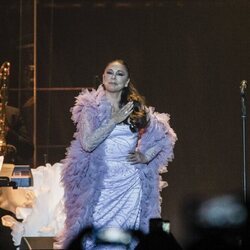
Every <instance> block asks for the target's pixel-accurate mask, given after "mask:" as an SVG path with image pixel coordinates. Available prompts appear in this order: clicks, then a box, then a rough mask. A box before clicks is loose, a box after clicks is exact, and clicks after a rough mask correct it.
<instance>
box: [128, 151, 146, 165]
mask: <svg viewBox="0 0 250 250" xmlns="http://www.w3.org/2000/svg"><path fill="white" fill-rule="evenodd" d="M127 159H128V161H129V162H130V163H131V164H138V163H143V164H146V163H148V160H147V157H146V156H145V155H144V154H143V153H141V152H139V151H135V152H134V153H130V154H129V155H128V157H127Z"/></svg>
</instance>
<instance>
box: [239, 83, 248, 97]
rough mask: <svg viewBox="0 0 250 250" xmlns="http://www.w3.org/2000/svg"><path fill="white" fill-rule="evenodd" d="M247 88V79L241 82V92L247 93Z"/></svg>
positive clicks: (242, 93)
mask: <svg viewBox="0 0 250 250" xmlns="http://www.w3.org/2000/svg"><path fill="white" fill-rule="evenodd" d="M246 88H247V81H246V80H242V81H241V82H240V94H241V95H242V96H244V95H245V90H246Z"/></svg>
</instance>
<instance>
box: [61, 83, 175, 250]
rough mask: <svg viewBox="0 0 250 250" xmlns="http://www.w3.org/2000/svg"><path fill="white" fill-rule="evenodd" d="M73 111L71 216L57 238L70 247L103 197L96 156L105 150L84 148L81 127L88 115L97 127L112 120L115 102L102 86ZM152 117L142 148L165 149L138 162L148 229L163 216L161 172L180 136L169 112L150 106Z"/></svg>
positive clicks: (66, 167)
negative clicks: (172, 125)
mask: <svg viewBox="0 0 250 250" xmlns="http://www.w3.org/2000/svg"><path fill="white" fill-rule="evenodd" d="M71 111H72V120H73V121H74V123H75V124H76V128H77V130H76V133H75V134H74V140H73V141H72V142H71V146H70V147H69V148H68V149H67V153H66V158H65V159H64V160H63V161H62V163H63V173H62V176H63V178H62V183H63V186H64V191H65V193H64V200H65V213H66V215H67V217H66V221H65V226H64V230H63V231H62V233H61V234H60V235H58V237H57V241H58V244H57V245H58V247H59V248H60V247H61V248H66V247H67V245H68V244H69V243H70V242H71V241H72V240H73V239H74V237H75V236H76V235H77V234H78V233H79V232H80V231H81V230H82V229H83V228H86V227H88V226H91V225H92V222H93V211H94V207H95V205H96V204H97V201H98V199H99V196H100V190H101V189H102V185H103V183H102V176H103V174H104V173H105V169H103V168H102V169H100V168H98V162H97V159H98V157H96V156H97V154H100V153H101V152H100V150H98V147H97V148H96V150H94V151H93V152H91V153H89V152H86V151H84V150H83V148H82V147H81V143H80V134H79V128H80V125H81V122H84V120H83V119H82V117H83V116H85V115H86V116H85V117H87V118H88V119H89V120H90V121H91V124H93V129H96V128H97V127H98V126H100V124H102V122H105V121H107V120H109V119H110V116H111V105H110V104H109V103H108V101H107V99H106V97H105V91H104V89H103V87H102V86H100V87H99V88H98V89H97V90H91V91H90V90H83V91H82V92H81V93H80V95H79V96H78V97H77V98H76V103H75V106H74V107H73V108H72V109H71ZM149 117H150V125H149V127H148V128H147V129H146V131H145V133H144V134H143V135H142V136H141V139H140V142H139V145H138V149H139V150H140V151H141V152H146V150H147V149H149V148H150V147H152V146H154V145H155V144H156V143H157V144H159V145H160V146H161V151H160V152H159V153H158V155H157V156H156V157H155V158H154V159H153V160H152V161H151V162H150V163H149V164H148V165H142V166H140V165H138V169H140V178H141V183H142V188H143V194H142V207H141V210H142V212H141V218H140V229H141V230H143V231H144V232H147V231H148V220H149V218H155V217H160V195H159V192H160V187H159V183H160V178H159V173H160V172H162V171H166V169H165V166H166V165H167V164H168V162H169V161H171V160H172V159H173V147H174V143H175V141H176V135H175V133H174V132H173V130H172V129H171V128H170V126H169V116H168V115H166V114H164V115H163V114H158V113H155V112H154V110H153V109H152V108H149Z"/></svg>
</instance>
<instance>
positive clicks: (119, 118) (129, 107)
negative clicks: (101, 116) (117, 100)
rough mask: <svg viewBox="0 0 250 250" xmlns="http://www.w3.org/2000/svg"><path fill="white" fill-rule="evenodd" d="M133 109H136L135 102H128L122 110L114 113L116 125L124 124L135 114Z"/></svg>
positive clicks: (113, 117) (113, 118)
mask: <svg viewBox="0 0 250 250" xmlns="http://www.w3.org/2000/svg"><path fill="white" fill-rule="evenodd" d="M133 107H134V105H133V102H128V103H127V104H126V105H125V106H123V107H122V108H121V109H120V110H118V111H117V112H115V113H113V114H112V117H111V119H112V120H113V121H114V122H115V123H116V124H119V123H121V122H123V121H124V120H125V119H126V118H127V117H128V116H129V115H130V114H131V113H132V112H133Z"/></svg>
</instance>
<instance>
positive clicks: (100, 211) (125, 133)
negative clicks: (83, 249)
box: [87, 124, 142, 249]
mask: <svg viewBox="0 0 250 250" xmlns="http://www.w3.org/2000/svg"><path fill="white" fill-rule="evenodd" d="M137 140H138V134H137V133H132V132H131V130H130V129H129V126H128V125H125V124H123V125H117V126H116V127H115V128H114V130H113V131H112V132H111V134H110V135H109V136H108V138H106V139H105V141H104V142H103V143H102V144H101V145H100V146H99V148H98V150H101V151H102V152H103V154H102V155H99V156H98V162H99V164H100V165H99V167H100V168H101V167H103V166H104V165H105V167H106V173H105V174H104V176H103V184H102V185H103V186H102V189H101V194H100V197H99V200H98V202H97V204H96V206H95V208H94V214H93V225H94V226H95V228H102V227H105V228H107V227H112V228H114V227H115V228H122V229H124V230H127V229H138V228H139V222H140V220H139V219H140V202H141V191H142V190H141V183H140V176H139V173H138V169H136V168H135V165H132V164H130V163H129V162H128V161H127V156H128V154H129V153H131V152H134V150H135V148H136V145H137ZM87 245H89V246H88V249H92V247H93V245H92V244H91V243H88V244H87ZM98 249H99V248H98ZM101 249H104V248H103V247H102V248H101ZM107 249H111V246H109V247H108V248H107ZM112 249H124V248H122V247H118V246H116V247H115V248H112Z"/></svg>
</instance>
